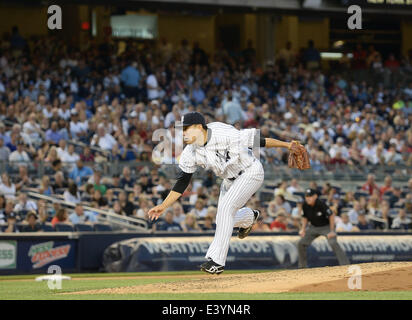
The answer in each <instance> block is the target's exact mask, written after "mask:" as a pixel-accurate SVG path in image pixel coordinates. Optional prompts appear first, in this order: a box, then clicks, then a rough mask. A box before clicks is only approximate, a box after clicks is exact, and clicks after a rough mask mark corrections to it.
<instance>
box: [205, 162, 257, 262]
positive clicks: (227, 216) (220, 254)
mask: <svg viewBox="0 0 412 320" xmlns="http://www.w3.org/2000/svg"><path fill="white" fill-rule="evenodd" d="M263 180H264V170H263V166H262V164H261V162H260V161H259V160H257V159H256V160H255V161H254V162H253V163H252V165H251V166H250V167H248V168H247V169H245V171H244V172H243V173H242V174H241V175H240V176H239V177H237V178H236V179H235V180H234V181H230V180H228V179H224V180H223V182H222V185H221V186H220V195H219V203H218V206H217V214H216V232H215V237H214V239H213V242H212V243H211V245H210V247H209V250H208V251H207V253H206V256H205V257H206V259H212V260H213V261H214V262H216V263H218V264H220V265H222V266H224V265H225V263H226V257H227V253H228V250H229V242H230V238H231V237H232V233H233V228H234V227H240V228H248V227H250V225H251V224H252V223H253V220H254V214H253V210H252V209H250V208H247V207H243V206H244V205H245V204H246V203H247V202H248V200H249V199H250V198H251V197H252V196H253V194H254V193H256V191H258V190H259V188H260V187H261V185H262V183H263Z"/></svg>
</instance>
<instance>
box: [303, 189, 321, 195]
mask: <svg viewBox="0 0 412 320" xmlns="http://www.w3.org/2000/svg"><path fill="white" fill-rule="evenodd" d="M315 194H318V192H317V190H315V189H306V191H305V196H306V197H311V196H314V195H315Z"/></svg>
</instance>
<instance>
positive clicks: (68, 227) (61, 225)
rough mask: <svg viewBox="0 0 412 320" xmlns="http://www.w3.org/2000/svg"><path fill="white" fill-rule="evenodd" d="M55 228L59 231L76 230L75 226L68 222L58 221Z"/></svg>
mask: <svg viewBox="0 0 412 320" xmlns="http://www.w3.org/2000/svg"><path fill="white" fill-rule="evenodd" d="M54 230H56V231H57V232H74V228H73V226H72V225H70V224H67V223H56V225H55V226H54Z"/></svg>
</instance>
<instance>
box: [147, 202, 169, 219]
mask: <svg viewBox="0 0 412 320" xmlns="http://www.w3.org/2000/svg"><path fill="white" fill-rule="evenodd" d="M165 210H166V208H165V207H163V206H162V205H161V204H159V205H157V206H156V207H153V208H152V209H150V210H149V212H148V213H147V214H148V215H149V217H150V219H151V220H152V221H153V220H157V219H159V217H160V216H161V215H162V214H163V212H164V211H165Z"/></svg>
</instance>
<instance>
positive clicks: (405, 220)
mask: <svg viewBox="0 0 412 320" xmlns="http://www.w3.org/2000/svg"><path fill="white" fill-rule="evenodd" d="M411 222H412V220H411V219H410V218H408V217H404V218H401V217H396V218H395V219H393V221H392V225H391V229H399V228H401V226H402V225H403V224H410V223H411Z"/></svg>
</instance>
